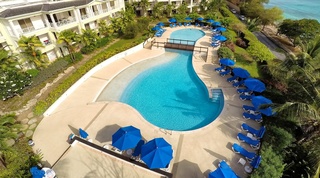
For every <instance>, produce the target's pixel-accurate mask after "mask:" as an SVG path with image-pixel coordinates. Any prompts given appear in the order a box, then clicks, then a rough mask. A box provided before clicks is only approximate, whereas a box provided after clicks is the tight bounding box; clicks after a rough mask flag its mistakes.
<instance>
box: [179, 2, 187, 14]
mask: <svg viewBox="0 0 320 178" xmlns="http://www.w3.org/2000/svg"><path fill="white" fill-rule="evenodd" d="M187 10H188V6H187V5H186V3H185V2H182V4H181V5H180V6H179V7H178V8H177V13H178V14H179V15H183V16H185V15H186V14H187Z"/></svg>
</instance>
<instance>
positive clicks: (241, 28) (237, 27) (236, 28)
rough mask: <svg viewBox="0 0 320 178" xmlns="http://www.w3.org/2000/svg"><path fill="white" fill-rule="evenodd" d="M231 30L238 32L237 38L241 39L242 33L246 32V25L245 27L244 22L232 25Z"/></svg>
mask: <svg viewBox="0 0 320 178" xmlns="http://www.w3.org/2000/svg"><path fill="white" fill-rule="evenodd" d="M231 28H232V29H233V30H234V31H236V32H237V36H238V37H240V34H241V32H243V31H244V30H246V25H244V24H243V23H242V22H238V23H234V24H232V25H231Z"/></svg>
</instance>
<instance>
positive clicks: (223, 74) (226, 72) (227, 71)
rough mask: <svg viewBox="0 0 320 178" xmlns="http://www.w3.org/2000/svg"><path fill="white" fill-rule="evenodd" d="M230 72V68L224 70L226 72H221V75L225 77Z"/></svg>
mask: <svg viewBox="0 0 320 178" xmlns="http://www.w3.org/2000/svg"><path fill="white" fill-rule="evenodd" d="M229 73H231V70H230V69H227V70H226V71H224V72H220V76H221V77H224V76H225V75H227V74H229Z"/></svg>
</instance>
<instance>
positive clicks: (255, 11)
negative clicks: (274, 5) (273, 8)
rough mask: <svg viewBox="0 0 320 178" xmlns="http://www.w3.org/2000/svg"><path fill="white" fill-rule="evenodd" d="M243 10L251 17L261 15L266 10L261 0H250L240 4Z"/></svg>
mask: <svg viewBox="0 0 320 178" xmlns="http://www.w3.org/2000/svg"><path fill="white" fill-rule="evenodd" d="M240 9H241V12H242V13H243V14H244V15H246V16H247V17H249V18H256V17H260V16H261V13H262V12H264V7H263V4H262V3H261V2H260V0H250V1H247V2H246V3H243V4H242V5H241V6H240Z"/></svg>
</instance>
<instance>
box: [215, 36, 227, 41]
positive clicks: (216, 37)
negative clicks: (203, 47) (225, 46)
mask: <svg viewBox="0 0 320 178" xmlns="http://www.w3.org/2000/svg"><path fill="white" fill-rule="evenodd" d="M214 39H216V40H219V41H227V37H225V36H223V35H219V36H215V37H214Z"/></svg>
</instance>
